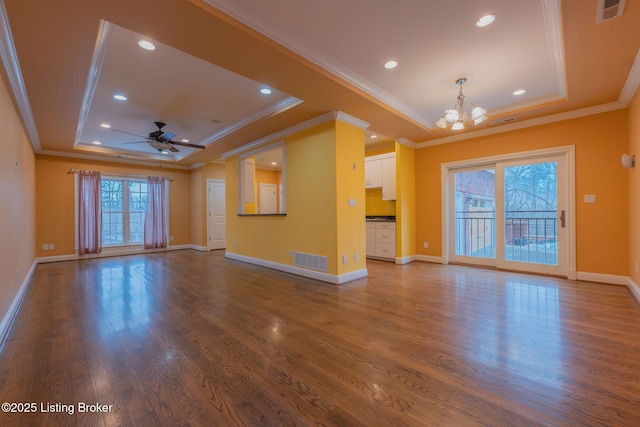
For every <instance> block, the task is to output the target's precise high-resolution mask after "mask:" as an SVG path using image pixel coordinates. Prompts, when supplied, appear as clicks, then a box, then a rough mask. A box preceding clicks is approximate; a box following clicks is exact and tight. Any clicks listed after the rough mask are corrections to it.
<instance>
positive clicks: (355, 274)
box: [224, 251, 368, 285]
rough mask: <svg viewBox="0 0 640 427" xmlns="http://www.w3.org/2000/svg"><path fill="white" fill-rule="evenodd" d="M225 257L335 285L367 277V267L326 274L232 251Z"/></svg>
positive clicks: (226, 253)
mask: <svg viewBox="0 0 640 427" xmlns="http://www.w3.org/2000/svg"><path fill="white" fill-rule="evenodd" d="M224 256H225V258H229V259H232V260H235V261H241V262H246V263H247V264H253V265H258V266H260V267H266V268H271V269H273V270H278V271H284V272H285V273H291V274H295V275H297V276H303V277H308V278H310V279H315V280H319V281H322V282H327V283H333V284H335V285H341V284H343V283H347V282H351V281H353V280H357V279H362V278H365V277H367V275H368V273H367V269H366V268H363V269H360V270H355V271H351V272H349V273H345V274H341V275H335V274H327V273H323V272H321V271H314V270H309V269H306V268H301V267H296V266H293V265H286V264H280V263H278V262H273V261H268V260H266V259H260V258H253V257H249V256H246V255H240V254H236V253H233V252H228V251H227V252H225V254H224Z"/></svg>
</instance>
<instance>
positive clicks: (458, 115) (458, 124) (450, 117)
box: [435, 77, 487, 130]
mask: <svg viewBox="0 0 640 427" xmlns="http://www.w3.org/2000/svg"><path fill="white" fill-rule="evenodd" d="M466 82H467V79H466V78H465V77H461V78H459V79H458V80H456V84H457V85H458V86H459V87H460V89H459V90H458V99H457V102H456V105H455V106H454V107H453V108H450V109H448V110H446V111H445V112H444V116H443V117H441V118H439V119H438V120H437V121H436V122H435V125H436V126H437V127H439V128H443V129H446V128H447V127H448V126H449V125H451V129H452V130H461V129H464V123H465V122H466V121H467V120H473V125H474V126H475V125H477V124H479V123H482V122H483V121H485V120H486V118H487V110H485V109H484V108H482V107H476V106H475V105H473V104H472V103H468V104H467V103H465V102H464V94H463V93H462V85H463V84H465V83H466Z"/></svg>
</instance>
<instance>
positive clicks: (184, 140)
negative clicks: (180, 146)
mask: <svg viewBox="0 0 640 427" xmlns="http://www.w3.org/2000/svg"><path fill="white" fill-rule="evenodd" d="M180 141H182V142H189V140H188V139H181V140H180Z"/></svg>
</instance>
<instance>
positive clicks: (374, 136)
mask: <svg viewBox="0 0 640 427" xmlns="http://www.w3.org/2000/svg"><path fill="white" fill-rule="evenodd" d="M377 137H378V135H371V136H370V137H369V138H371V139H376V138H377Z"/></svg>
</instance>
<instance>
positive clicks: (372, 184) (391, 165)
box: [364, 153, 396, 200]
mask: <svg viewBox="0 0 640 427" xmlns="http://www.w3.org/2000/svg"><path fill="white" fill-rule="evenodd" d="M364 179H365V188H380V187H382V200H395V199H396V154H395V153H387V154H379V155H377V156H371V157H367V158H365V162H364Z"/></svg>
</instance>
